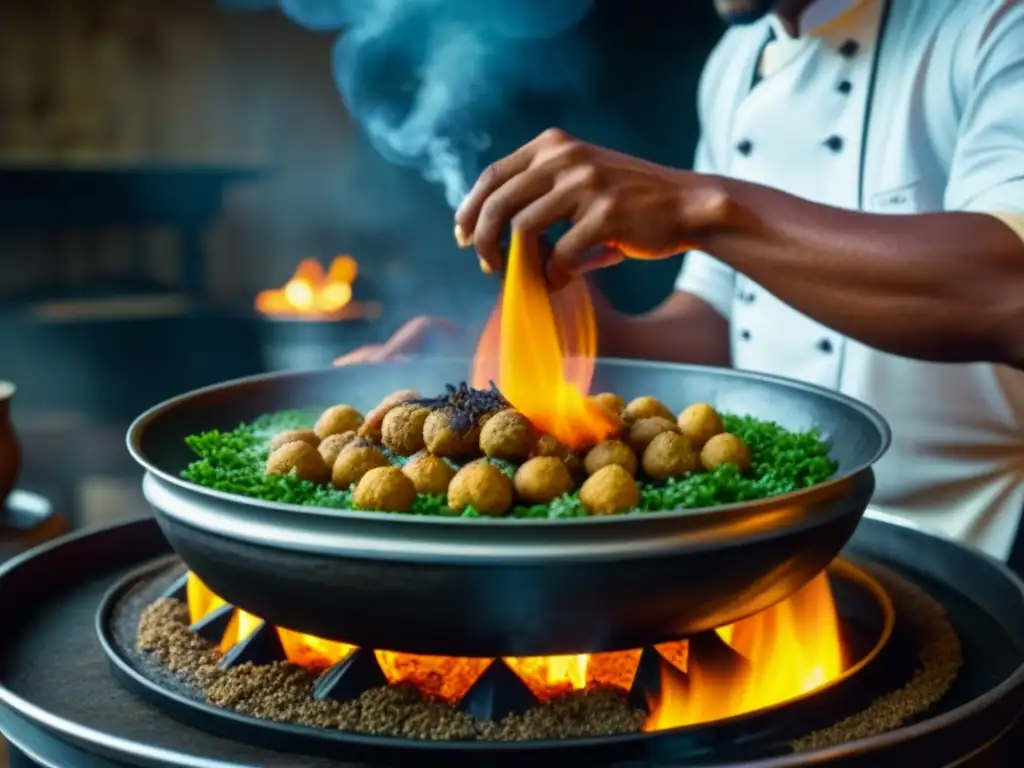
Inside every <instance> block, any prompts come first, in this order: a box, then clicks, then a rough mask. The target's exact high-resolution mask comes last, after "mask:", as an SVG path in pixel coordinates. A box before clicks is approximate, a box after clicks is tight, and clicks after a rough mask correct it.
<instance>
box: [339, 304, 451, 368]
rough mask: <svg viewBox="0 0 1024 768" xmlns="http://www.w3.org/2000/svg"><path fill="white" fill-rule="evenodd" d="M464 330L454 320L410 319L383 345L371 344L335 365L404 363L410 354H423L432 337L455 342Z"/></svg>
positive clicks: (424, 317) (360, 348) (350, 353)
mask: <svg viewBox="0 0 1024 768" xmlns="http://www.w3.org/2000/svg"><path fill="white" fill-rule="evenodd" d="M460 332H461V329H460V328H459V326H458V325H456V324H455V323H453V322H452V321H451V320H447V319H445V318H443V317H430V316H428V315H420V316H418V317H414V318H413V319H412V320H409V321H408V322H407V323H405V324H404V325H403V326H402V327H401V328H399V329H398V330H397V331H395V332H394V333H393V334H392V335H391V338H390V339H388V340H387V341H385V342H384V343H383V344H369V345H367V346H365V347H359V349H355V350H352V351H351V352H349V353H347V354H344V355H342V356H341V357H339V358H336V359H335V360H334V365H335V366H341V365H358V364H360V363H383V362H389V361H394V360H401V359H403V358H405V357H407V356H408V355H412V354H416V353H417V352H423V350H424V347H425V346H426V345H427V344H428V343H429V342H430V341H431V339H432V338H435V339H436V338H437V337H438V336H440V337H442V339H445V338H446V339H449V340H452V339H456V338H458V337H459V335H460Z"/></svg>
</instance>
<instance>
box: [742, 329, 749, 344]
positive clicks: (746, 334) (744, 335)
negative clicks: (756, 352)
mask: <svg viewBox="0 0 1024 768" xmlns="http://www.w3.org/2000/svg"><path fill="white" fill-rule="evenodd" d="M740 338H741V339H743V340H744V341H750V331H748V330H747V329H746V328H744V329H743V330H742V331H740Z"/></svg>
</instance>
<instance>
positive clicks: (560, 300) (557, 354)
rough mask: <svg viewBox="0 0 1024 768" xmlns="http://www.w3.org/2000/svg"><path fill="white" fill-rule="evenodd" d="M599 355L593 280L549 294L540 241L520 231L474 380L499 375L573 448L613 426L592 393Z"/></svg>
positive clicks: (534, 417)
mask: <svg viewBox="0 0 1024 768" xmlns="http://www.w3.org/2000/svg"><path fill="white" fill-rule="evenodd" d="M596 356H597V323H596V320H595V317H594V306H593V303H592V302H591V299H590V294H589V292H588V291H587V286H586V284H585V283H584V282H583V281H581V280H576V281H573V282H572V283H570V284H569V285H568V286H567V287H566V288H564V289H563V290H562V291H560V292H559V293H558V294H557V295H556V296H555V297H554V298H552V297H550V296H549V294H548V285H547V282H546V281H545V278H544V270H543V264H542V259H541V253H540V248H539V244H538V243H537V242H536V241H535V240H530V239H529V238H524V237H522V236H521V235H520V234H519V233H518V232H513V234H512V244H511V247H510V248H509V254H508V265H507V269H506V274H505V286H504V289H503V291H502V296H501V298H500V299H499V300H498V307H497V308H496V309H495V312H494V314H492V316H491V319H490V321H489V322H488V324H487V327H486V328H485V329H484V332H483V334H482V336H481V337H480V341H479V343H478V345H477V351H476V356H475V357H474V365H473V386H475V387H486V386H487V384H488V381H489V380H495V381H497V384H498V388H499V389H500V390H501V392H502V394H503V395H504V396H505V398H506V399H507V400H508V401H509V402H510V403H511V404H512V405H513V406H514V407H515V408H516V409H517V410H518V411H519V412H520V413H522V414H523V415H524V416H526V418H528V419H529V420H530V421H531V422H532V423H533V424H534V425H535V426H536V427H537V428H538V429H540V430H541V431H543V432H546V433H548V434H550V435H553V436H554V437H556V438H558V440H559V441H561V442H562V443H564V444H565V445H568V446H570V447H572V448H577V447H580V446H582V445H593V444H594V443H598V442H600V441H601V440H603V439H605V438H606V437H608V436H609V435H610V434H611V433H612V432H613V431H614V426H613V425H612V423H611V421H610V420H609V419H608V416H607V415H606V414H605V413H604V412H603V411H602V410H601V409H600V408H598V407H597V406H596V405H595V404H593V403H591V402H589V401H588V400H587V398H586V395H587V392H588V391H589V389H590V381H591V378H592V377H593V374H594V359H595V357H596ZM495 373H497V375H494V374H495Z"/></svg>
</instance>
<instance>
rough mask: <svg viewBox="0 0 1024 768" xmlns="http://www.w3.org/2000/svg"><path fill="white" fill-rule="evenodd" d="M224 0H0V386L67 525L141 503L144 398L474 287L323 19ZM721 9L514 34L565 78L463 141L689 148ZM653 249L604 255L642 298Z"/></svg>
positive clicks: (640, 10) (619, 9)
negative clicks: (558, 137)
mask: <svg viewBox="0 0 1024 768" xmlns="http://www.w3.org/2000/svg"><path fill="white" fill-rule="evenodd" d="M537 1H538V2H541V0H537ZM544 2H553V3H555V4H557V3H558V2H559V0H544ZM238 3H239V0H236V2H235V4H236V5H237V4H238ZM227 5H228V4H227V3H221V4H218V3H217V2H216V0H163V1H162V2H161V1H159V0H148V1H147V2H142V1H141V0H88V2H82V0H4V2H2V3H0V379H3V380H10V381H13V382H14V383H15V384H16V385H17V387H18V390H17V393H16V395H15V397H14V402H13V414H14V424H15V426H16V429H17V432H18V434H19V436H20V440H21V443H22V447H23V454H24V464H23V470H22V473H21V480H20V487H22V488H25V489H28V490H33V491H37V492H39V493H41V494H43V495H45V496H46V497H47V498H49V499H50V500H51V501H52V502H53V503H54V504H55V505H56V507H57V509H58V510H59V511H61V512H63V513H64V514H66V515H67V516H68V517H69V518H70V519H71V520H72V521H73V523H74V525H76V526H82V525H93V524H99V523H103V522H107V521H111V520H115V519H121V518H124V517H129V516H132V515H138V514H144V513H145V511H144V509H143V507H142V504H141V494H140V493H139V491H138V483H139V475H138V472H137V471H136V470H135V468H134V467H133V465H132V464H131V462H130V459H129V458H128V456H127V454H126V452H125V450H124V448H123V440H124V432H125V429H126V427H127V426H128V424H129V422H130V420H131V419H132V418H133V417H134V416H135V415H137V413H139V412H140V411H141V410H143V409H144V408H146V407H148V406H150V405H152V404H154V403H156V402H158V401H159V400H161V399H164V398H167V397H170V396H172V395H175V394H177V393H180V392H182V391H185V390H188V389H192V388H195V387H199V386H202V385H205V384H209V383H213V382H216V381H219V380H223V379H227V378H232V377H237V376H243V375H247V374H252V373H257V372H260V371H264V370H270V369H276V368H283V367H291V366H304V365H309V364H315V363H317V362H322V361H323V360H329V359H330V358H331V357H333V356H334V355H336V354H341V353H343V352H345V351H348V350H349V349H352V348H354V347H356V346H359V345H361V344H365V343H369V342H373V341H379V340H382V339H384V338H386V337H387V336H388V334H390V333H391V332H392V331H393V330H394V329H395V328H396V327H398V326H399V325H400V324H401V323H402V322H403V321H405V320H406V319H408V318H409V317H410V316H412V315H414V314H418V313H432V314H442V315H447V316H449V317H453V318H457V319H459V320H461V321H463V322H464V323H465V324H467V325H468V326H470V327H472V326H474V324H476V323H479V322H480V321H481V320H482V318H483V316H484V313H485V312H486V311H487V310H488V309H489V307H490V306H491V304H492V302H493V300H494V295H495V291H496V288H497V285H496V282H495V281H494V280H493V279H491V278H486V277H484V276H483V275H481V274H479V272H478V271H477V270H476V269H475V265H474V263H473V260H472V259H471V258H469V257H467V255H466V254H465V253H463V252H460V251H458V250H457V249H456V248H455V246H454V243H453V241H452V226H451V210H450V208H449V207H448V205H447V204H446V202H445V199H444V194H443V192H442V191H441V189H440V187H438V186H437V185H433V184H431V183H428V182H426V181H424V180H423V179H422V178H421V177H420V175H419V173H418V172H417V170H416V169H411V168H408V167H402V166H400V165H393V164H390V163H388V162H387V161H386V160H385V159H384V158H383V157H382V156H381V155H380V154H378V152H377V151H375V149H374V148H373V147H372V146H371V144H370V143H369V142H368V140H367V139H366V137H365V134H364V133H363V132H362V130H361V129H360V128H359V126H358V125H357V124H356V123H355V122H354V121H353V120H352V119H351V118H350V117H349V115H347V114H346V110H345V107H344V106H343V103H342V100H341V99H340V98H339V94H338V90H337V87H336V84H335V82H334V79H333V77H332V71H331V50H332V46H333V45H334V41H335V39H336V37H337V33H336V32H315V31H310V30H309V29H305V28H303V27H301V26H299V25H296V24H295V23H293V22H292V21H290V20H289V19H287V18H286V17H285V16H283V15H282V14H281V13H280V12H278V11H277V10H276V9H272V8H271V9H264V10H244V11H243V10H240V9H238V8H233V9H232V8H229V7H226V6H227ZM720 32H721V30H720V27H719V24H718V22H717V20H716V19H715V17H714V14H713V10H712V3H711V0H692V1H691V2H681V3H666V2H663V0H630V1H629V2H624V1H622V0H604V1H603V2H602V1H600V0H598V1H597V2H595V3H594V7H593V9H592V11H591V12H590V13H589V15H588V16H587V17H586V18H585V19H584V20H583V21H582V22H581V23H580V24H578V25H577V26H575V27H574V28H573V29H571V30H570V31H569V32H566V33H565V34H564V35H562V36H561V37H559V38H557V39H554V40H549V41H547V42H546V43H545V44H544V46H541V47H540V48H538V50H537V51H536V54H537V56H538V57H539V58H540V60H542V61H543V62H544V63H545V65H547V66H550V67H551V68H552V71H551V75H552V77H553V78H554V77H556V76H557V77H558V79H559V81H561V82H572V83H573V86H572V87H571V88H561V89H560V90H558V92H557V93H550V92H547V93H545V92H544V89H543V87H539V88H536V89H534V92H527V93H518V94H509V100H508V101H507V103H506V107H505V108H504V109H502V110H501V111H500V113H496V114H492V115H491V116H490V118H489V122H488V124H487V125H485V126H482V129H483V130H485V131H486V132H487V133H489V134H490V136H491V137H492V144H491V146H490V147H489V148H488V149H487V150H486V152H485V153H484V156H483V157H481V161H482V162H487V161H488V160H490V159H493V158H494V157H497V156H499V155H500V154H504V153H505V152H507V151H509V150H511V149H512V148H514V147H515V146H516V145H518V144H520V143H522V142H523V141H525V140H526V139H528V138H530V137H532V136H533V135H534V134H536V133H537V132H539V131H540V130H542V129H544V128H546V127H548V126H550V125H559V126H561V127H563V128H565V129H567V130H569V131H571V132H573V133H575V134H577V135H578V136H580V137H583V138H585V139H588V140H591V141H595V142H598V143H602V144H605V145H608V146H612V147H615V148H617V149H621V150H624V151H627V152H630V153H634V154H638V155H641V156H644V157H647V158H650V159H653V160H656V161H660V162H664V163H668V164H672V165H678V166H688V165H689V163H690V161H691V157H692V153H693V147H694V144H695V141H696V117H695V107H694V102H695V89H696V83H697V78H698V75H699V72H700V67H701V65H702V63H703V61H704V59H705V57H706V55H707V54H708V52H709V51H710V49H711V47H712V46H713V45H714V43H715V41H716V40H717V38H718V36H719V34H720ZM545 46H546V52H545ZM398 66H403V64H402V62H397V63H396V67H398ZM513 66H514V64H513ZM567 69H568V70H572V71H566V70H567ZM558 70H562V71H558ZM567 75H571V76H567ZM408 76H409V75H408V74H401V73H399V74H398V75H397V77H399V78H401V77H408ZM340 255H347V256H349V257H350V258H348V259H341V260H339V261H338V262H337V263H335V268H334V270H333V271H331V270H330V265H331V263H332V260H333V259H334V258H335V257H336V256H340ZM303 259H314V260H317V261H318V262H319V263H320V265H322V269H321V270H320V271H317V269H316V268H314V267H313V265H311V264H309V263H306V264H305V265H304V266H303V268H302V270H300V272H301V274H300V277H307V278H309V279H310V280H311V281H312V282H313V283H314V284H316V283H318V281H320V282H323V283H324V284H328V283H329V284H330V285H332V286H333V290H334V293H333V294H332V295H333V296H334V304H333V305H332V309H331V313H330V319H329V320H325V319H324V317H323V316H319V315H314V314H309V315H308V316H305V315H303V310H302V308H303V307H306V306H308V304H304V302H307V300H308V299H309V296H308V286H309V283H305V284H303V285H305V286H306V287H305V288H303V285H299V286H298V287H296V285H295V284H291V287H290V288H289V289H288V290H287V291H285V290H283V289H284V287H285V286H286V284H288V283H289V280H290V279H291V278H292V277H293V276H295V273H296V269H297V268H298V267H299V264H300V262H301V261H302V260H303ZM353 265H355V268H356V269H357V276H356V277H355V279H354V280H353V279H352V275H353V273H354V271H353ZM678 267H679V263H678V260H674V261H671V262H666V263H662V264H633V265H626V266H622V267H619V268H617V269H615V270H614V271H612V272H611V273H610V274H606V275H604V276H603V279H604V281H605V284H606V287H607V290H608V293H609V295H610V296H611V298H612V299H613V301H614V302H615V303H616V304H617V305H618V306H620V308H622V309H624V310H626V311H641V310H643V309H646V308H648V307H650V306H653V305H654V304H656V303H657V302H658V301H660V300H661V299H662V298H663V297H664V296H665V295H667V293H668V292H669V290H670V289H671V284H672V280H673V278H674V275H675V273H676V271H677V270H678ZM310 270H312V272H311V271H310ZM328 273H329V274H328ZM339 283H343V285H341V286H340V287H339V286H338V284H339ZM349 288H351V301H349V303H348V304H346V305H345V306H344V307H342V308H341V309H338V306H337V305H338V304H341V303H344V299H345V298H347V296H348V294H347V293H346V291H348V289H349ZM303 290H305V291H306V292H305V293H303ZM261 291H270V293H266V294H263V295H262V297H261V298H260V299H257V295H258V294H260V292H261ZM339 297H340V298H339ZM282 313H283V315H284V317H282ZM289 313H291V314H292V315H294V314H295V313H299V317H297V318H296V317H288V315H289ZM471 335H472V334H470V336H471Z"/></svg>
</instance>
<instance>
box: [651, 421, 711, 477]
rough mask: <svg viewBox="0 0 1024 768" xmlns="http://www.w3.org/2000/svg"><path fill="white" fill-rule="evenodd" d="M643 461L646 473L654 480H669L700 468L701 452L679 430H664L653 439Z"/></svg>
mask: <svg viewBox="0 0 1024 768" xmlns="http://www.w3.org/2000/svg"><path fill="white" fill-rule="evenodd" d="M642 462H643V467H644V474H646V475H647V476H648V477H650V478H651V479H652V480H668V479H669V478H670V477H682V476H683V475H685V474H686V473H687V472H696V471H697V470H698V469H700V454H699V453H698V452H697V449H696V448H694V447H693V443H691V442H690V441H689V439H688V438H685V437H683V436H682V435H681V434H679V433H678V432H662V433H661V434H660V435H658V436H657V437H655V438H654V439H653V440H651V444H650V445H648V446H647V450H645V451H644V456H643V460H642Z"/></svg>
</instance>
